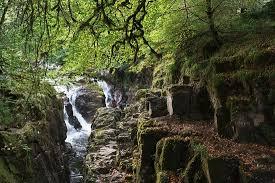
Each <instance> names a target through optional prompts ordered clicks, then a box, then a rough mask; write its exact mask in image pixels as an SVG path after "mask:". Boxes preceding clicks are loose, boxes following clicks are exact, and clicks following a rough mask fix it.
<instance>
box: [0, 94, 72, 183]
mask: <svg viewBox="0 0 275 183" xmlns="http://www.w3.org/2000/svg"><path fill="white" fill-rule="evenodd" d="M50 100H51V102H50V107H49V109H50V110H48V111H47V112H46V118H45V119H43V120H40V121H36V122H27V123H26V124H25V125H24V127H23V128H22V129H9V130H7V131H0V146H1V149H0V155H1V156H0V180H1V181H0V182H3V183H22V182H26V183H37V182H41V183H65V182H69V170H68V167H67V160H66V156H65V153H64V152H65V139H66V131H67V130H66V126H65V123H64V120H63V105H62V101H61V100H59V99H57V98H56V97H52V98H51V99H50Z"/></svg>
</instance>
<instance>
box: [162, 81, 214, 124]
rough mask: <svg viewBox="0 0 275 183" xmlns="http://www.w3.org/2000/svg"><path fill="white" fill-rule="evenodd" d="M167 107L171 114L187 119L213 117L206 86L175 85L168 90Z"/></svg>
mask: <svg viewBox="0 0 275 183" xmlns="http://www.w3.org/2000/svg"><path fill="white" fill-rule="evenodd" d="M167 107H168V111H169V114H170V115H178V116H180V117H182V118H186V119H209V118H211V117H212V105H211V102H210V98H209V95H208V92H207V90H206V89H205V88H199V89H195V88H194V87H193V86H189V85H174V86H172V87H170V88H169V89H168V91H167Z"/></svg>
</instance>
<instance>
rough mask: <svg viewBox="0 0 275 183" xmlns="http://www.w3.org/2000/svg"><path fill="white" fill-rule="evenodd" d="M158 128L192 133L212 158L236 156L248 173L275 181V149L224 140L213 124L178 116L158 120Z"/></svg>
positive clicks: (174, 132) (176, 132)
mask: <svg viewBox="0 0 275 183" xmlns="http://www.w3.org/2000/svg"><path fill="white" fill-rule="evenodd" d="M155 120H156V126H157V127H161V128H162V129H164V130H167V131H169V132H170V133H172V134H181V133H182V132H188V134H190V137H191V138H193V139H195V140H196V141H198V142H200V143H201V144H203V145H204V146H205V147H206V149H207V151H208V155H209V156H210V157H225V156H226V157H234V158H237V159H239V160H240V162H241V164H242V168H243V170H244V171H245V172H246V173H248V174H254V175H255V173H256V174H258V173H259V174H261V175H267V176H271V177H272V180H274V182H275V147H272V146H268V145H260V144H256V143H238V142H236V141H234V140H230V139H226V138H221V137H219V135H218V133H217V132H216V131H215V129H214V125H209V124H213V121H190V120H181V119H177V118H175V117H161V118H155Z"/></svg>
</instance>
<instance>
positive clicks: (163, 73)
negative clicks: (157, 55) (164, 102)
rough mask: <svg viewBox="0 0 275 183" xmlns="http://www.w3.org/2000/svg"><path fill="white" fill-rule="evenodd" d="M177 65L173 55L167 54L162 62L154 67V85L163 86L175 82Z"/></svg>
mask: <svg viewBox="0 0 275 183" xmlns="http://www.w3.org/2000/svg"><path fill="white" fill-rule="evenodd" d="M175 67H176V62H175V60H174V58H173V55H170V54H167V55H165V57H164V58H163V60H162V62H161V63H160V64H158V65H157V66H156V67H155V68H154V72H153V81H152V87H153V88H163V87H164V86H167V85H169V84H171V83H173V74H175V73H174V71H175ZM174 78H175V76H174Z"/></svg>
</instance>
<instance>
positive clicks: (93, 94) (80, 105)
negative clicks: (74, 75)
mask: <svg viewBox="0 0 275 183" xmlns="http://www.w3.org/2000/svg"><path fill="white" fill-rule="evenodd" d="M104 106H105V103H104V97H103V96H102V95H101V94H100V93H99V92H97V91H93V90H89V89H85V88H83V89H80V90H79V91H78V95H77V97H76V99H75V107H76V109H77V110H78V112H79V113H80V114H81V115H82V116H83V118H84V119H85V120H87V121H90V120H91V119H92V117H93V116H94V114H95V113H96V110H97V109H98V108H100V107H104Z"/></svg>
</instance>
